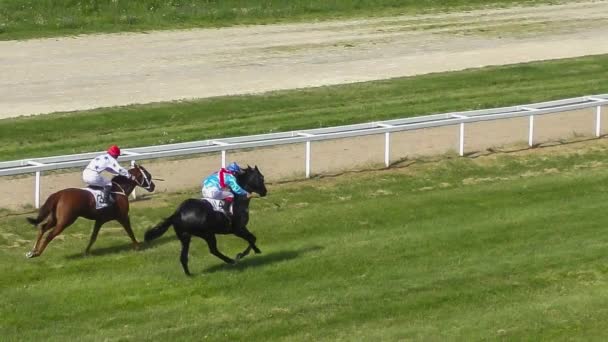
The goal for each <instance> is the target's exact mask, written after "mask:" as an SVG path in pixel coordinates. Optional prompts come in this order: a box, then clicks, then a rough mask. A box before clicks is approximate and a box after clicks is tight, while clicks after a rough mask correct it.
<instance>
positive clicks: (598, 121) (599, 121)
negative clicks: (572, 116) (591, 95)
mask: <svg viewBox="0 0 608 342" xmlns="http://www.w3.org/2000/svg"><path fill="white" fill-rule="evenodd" d="M601 127H602V106H597V107H595V136H596V137H598V138H599V137H600V135H601V134H602V130H601Z"/></svg>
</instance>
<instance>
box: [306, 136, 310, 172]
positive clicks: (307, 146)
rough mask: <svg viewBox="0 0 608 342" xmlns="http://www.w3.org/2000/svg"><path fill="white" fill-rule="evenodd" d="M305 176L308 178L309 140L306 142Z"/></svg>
mask: <svg viewBox="0 0 608 342" xmlns="http://www.w3.org/2000/svg"><path fill="white" fill-rule="evenodd" d="M306 178H310V140H309V141H307V142H306Z"/></svg>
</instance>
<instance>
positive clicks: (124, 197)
mask: <svg viewBox="0 0 608 342" xmlns="http://www.w3.org/2000/svg"><path fill="white" fill-rule="evenodd" d="M129 173H130V174H131V175H133V176H134V177H135V180H131V179H129V178H127V177H124V176H116V177H114V178H113V179H112V183H113V184H112V193H114V194H115V197H116V201H115V202H114V203H113V204H112V205H110V206H108V207H106V208H103V209H99V210H98V209H95V199H94V198H93V197H94V196H93V195H92V194H91V193H90V192H88V191H86V190H83V189H75V188H69V189H64V190H61V191H58V192H56V193H54V194H52V195H51V196H49V198H48V199H47V200H46V202H45V203H44V205H43V206H42V207H41V208H40V210H39V211H38V217H37V218H31V217H29V218H27V220H28V221H29V222H30V223H31V224H33V225H34V226H38V225H39V226H38V237H37V238H36V244H35V245H34V249H32V251H30V252H28V253H27V254H26V255H25V256H26V257H28V258H34V257H37V256H40V255H41V254H42V252H44V249H45V248H46V246H47V245H48V244H49V242H51V241H52V240H53V239H54V238H55V237H56V236H57V235H59V234H61V232H62V231H63V230H64V229H65V228H67V227H69V226H70V225H71V224H72V223H74V221H76V219H77V218H78V217H84V218H86V219H89V220H94V221H95V225H94V226H93V233H92V234H91V240H90V241H89V245H88V246H87V248H86V250H85V254H88V253H89V251H90V249H91V246H92V245H93V243H94V242H95V240H96V239H97V234H98V233H99V229H100V228H101V226H102V225H103V224H104V223H106V222H108V221H112V220H116V221H118V223H120V224H121V225H122V226H123V228H124V229H125V230H126V231H127V234H129V237H130V238H131V241H132V242H133V248H134V249H138V248H139V242H137V239H135V235H134V234H133V230H132V229H131V221H130V219H129V195H130V194H131V192H133V190H134V189H135V187H136V186H140V187H142V188H144V189H145V190H148V192H152V191H154V188H155V185H154V182H153V181H152V175H150V173H149V172H148V171H147V170H146V169H144V167H143V166H140V165H135V166H134V167H133V168H131V169H130V170H129ZM41 223H42V224H41ZM51 229H52V230H51ZM48 230H51V231H50V232H49V233H48V234H47V236H46V238H45V239H44V240H42V236H43V235H44V233H46V232H47V231H48Z"/></svg>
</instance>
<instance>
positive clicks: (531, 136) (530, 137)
mask: <svg viewBox="0 0 608 342" xmlns="http://www.w3.org/2000/svg"><path fill="white" fill-rule="evenodd" d="M533 145H534V115H530V130H529V132H528V146H530V147H532V146H533Z"/></svg>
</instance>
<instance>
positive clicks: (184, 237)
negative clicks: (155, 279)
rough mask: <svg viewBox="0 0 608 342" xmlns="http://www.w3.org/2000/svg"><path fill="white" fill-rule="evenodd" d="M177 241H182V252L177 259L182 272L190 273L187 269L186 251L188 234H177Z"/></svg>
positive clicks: (188, 246)
mask: <svg viewBox="0 0 608 342" xmlns="http://www.w3.org/2000/svg"><path fill="white" fill-rule="evenodd" d="M177 237H178V238H179V241H180V242H181V243H182V252H181V254H180V257H179V261H180V262H181V263H182V267H183V268H184V273H186V275H192V274H191V273H190V270H189V269H188V251H189V250H190V239H191V236H190V234H186V233H182V234H177Z"/></svg>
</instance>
